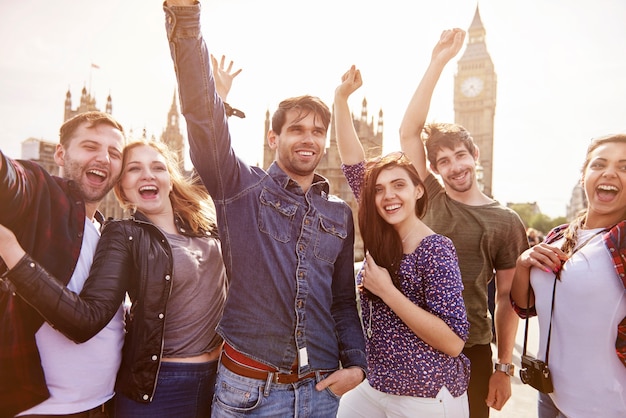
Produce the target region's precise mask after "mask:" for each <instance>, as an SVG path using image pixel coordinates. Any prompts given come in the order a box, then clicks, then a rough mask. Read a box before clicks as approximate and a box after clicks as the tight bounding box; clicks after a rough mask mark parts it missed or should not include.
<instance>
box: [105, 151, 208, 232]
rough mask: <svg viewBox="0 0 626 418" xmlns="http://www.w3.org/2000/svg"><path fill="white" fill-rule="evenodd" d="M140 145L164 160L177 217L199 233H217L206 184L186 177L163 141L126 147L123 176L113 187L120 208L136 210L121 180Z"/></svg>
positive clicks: (170, 195)
mask: <svg viewBox="0 0 626 418" xmlns="http://www.w3.org/2000/svg"><path fill="white" fill-rule="evenodd" d="M140 146H148V147H151V148H153V149H154V150H156V151H157V152H158V153H159V154H161V155H162V156H163V158H164V159H165V165H166V167H167V171H168V173H169V175H170V179H171V182H172V191H171V192H170V194H169V197H170V201H171V202H172V209H173V210H174V214H175V216H177V217H178V218H180V220H181V221H183V223H185V224H186V225H188V226H189V228H191V230H192V231H193V232H194V233H196V234H204V233H207V232H211V231H215V230H216V215H215V207H214V205H213V201H212V200H211V197H210V196H209V194H208V192H207V191H206V189H205V188H204V185H202V183H201V182H199V181H198V180H197V179H194V178H188V177H185V176H183V174H182V173H181V171H180V169H179V168H178V161H177V159H176V157H175V156H174V153H173V152H172V151H171V150H170V149H169V148H168V147H167V145H166V144H164V143H162V142H157V141H150V140H144V139H141V140H135V141H133V142H131V143H129V144H128V145H126V147H125V148H124V156H123V158H122V176H120V180H119V181H118V182H117V183H116V184H115V187H114V188H113V190H114V192H115V197H117V200H118V201H119V203H120V205H121V206H122V207H123V208H124V209H128V210H131V211H135V210H136V206H135V204H134V203H133V202H131V201H129V200H128V198H127V197H126V196H125V194H124V191H123V190H122V186H121V183H122V182H121V178H122V177H123V176H124V170H125V169H126V163H127V158H128V155H129V151H130V150H132V149H134V148H137V147H140Z"/></svg>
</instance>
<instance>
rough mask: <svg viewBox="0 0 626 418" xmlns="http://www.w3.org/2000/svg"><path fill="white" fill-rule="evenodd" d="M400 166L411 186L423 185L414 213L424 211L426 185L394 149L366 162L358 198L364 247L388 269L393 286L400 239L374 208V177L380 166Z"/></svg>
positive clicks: (390, 167) (416, 214)
mask: <svg viewBox="0 0 626 418" xmlns="http://www.w3.org/2000/svg"><path fill="white" fill-rule="evenodd" d="M394 167H400V168H402V169H403V170H404V171H406V172H407V174H408V175H409V178H410V179H411V182H412V183H413V185H414V186H421V187H422V188H423V189H424V193H423V194H422V197H421V198H419V199H418V200H417V202H416V203H415V216H417V217H418V218H422V217H423V216H424V214H425V213H426V206H427V205H428V196H427V195H426V188H425V187H424V184H423V183H422V180H421V179H420V176H419V174H418V173H417V170H416V169H415V167H414V166H413V164H411V161H410V160H409V159H408V158H407V157H406V156H405V155H404V154H403V153H400V152H394V153H391V154H388V155H385V156H383V157H380V158H375V159H372V160H369V161H368V162H367V163H366V168H365V178H364V182H363V189H362V191H361V197H360V201H359V215H358V217H359V228H360V230H361V236H362V237H363V244H364V247H365V250H366V251H369V253H370V255H371V256H372V257H373V258H374V260H375V261H376V264H378V265H379V266H381V267H384V268H386V269H387V271H389V274H390V275H391V277H392V280H393V282H394V284H395V285H396V287H398V286H399V283H398V267H399V265H400V260H401V259H402V240H401V239H400V237H399V236H398V232H397V231H396V230H395V229H394V227H393V226H392V225H390V224H389V223H387V222H386V221H385V220H384V219H383V218H382V217H381V216H380V214H379V213H378V210H377V209H376V180H378V176H379V175H380V173H381V172H382V171H383V170H388V169H392V168H394Z"/></svg>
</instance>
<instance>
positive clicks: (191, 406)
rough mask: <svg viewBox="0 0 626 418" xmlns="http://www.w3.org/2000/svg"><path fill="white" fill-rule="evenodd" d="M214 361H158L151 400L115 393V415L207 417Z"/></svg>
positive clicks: (121, 417) (122, 417)
mask: <svg viewBox="0 0 626 418" xmlns="http://www.w3.org/2000/svg"><path fill="white" fill-rule="evenodd" d="M217 363H218V360H214V361H209V362H206V363H173V362H168V361H165V362H162V363H161V368H160V370H159V377H158V379H157V385H156V391H155V393H154V397H153V399H152V402H150V403H143V402H137V401H134V400H132V399H129V398H127V397H126V396H124V395H122V394H120V393H118V394H116V395H115V400H114V404H115V406H114V408H115V415H114V416H115V417H116V418H179V417H185V418H194V417H196V418H208V417H210V416H211V401H212V399H213V391H214V389H215V375H216V373H217Z"/></svg>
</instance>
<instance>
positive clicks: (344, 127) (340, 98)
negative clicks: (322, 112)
mask: <svg viewBox="0 0 626 418" xmlns="http://www.w3.org/2000/svg"><path fill="white" fill-rule="evenodd" d="M362 85H363V80H362V79H361V71H359V70H357V69H356V67H355V66H354V65H353V66H352V67H350V69H349V70H348V71H346V72H345V74H344V75H343V76H341V84H340V85H339V86H337V88H336V89H335V102H334V107H335V108H334V111H335V133H336V134H337V148H338V149H339V157H340V158H341V162H342V163H343V164H347V165H353V164H358V163H360V162H361V161H363V160H364V159H365V151H364V150H363V145H361V141H359V137H358V135H357V133H356V130H355V129H354V124H353V123H352V116H351V115H350V108H349V106H348V98H349V97H350V95H351V94H352V93H354V92H355V91H356V90H357V89H358V88H359V87H361V86H362Z"/></svg>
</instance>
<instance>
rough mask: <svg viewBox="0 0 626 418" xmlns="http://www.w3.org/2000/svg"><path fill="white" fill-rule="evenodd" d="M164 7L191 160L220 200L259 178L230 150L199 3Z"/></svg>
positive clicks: (205, 182) (222, 107)
mask: <svg viewBox="0 0 626 418" xmlns="http://www.w3.org/2000/svg"><path fill="white" fill-rule="evenodd" d="M163 9H164V11H165V14H166V29H167V37H168V40H169V45H170V52H171V55H172V60H173V61H174V69H175V72H176V77H177V80H178V91H179V95H180V102H181V111H182V114H183V116H184V117H185V120H186V122H187V134H188V138H189V148H190V155H191V161H192V163H193V165H194V167H195V168H196V170H197V171H198V174H199V175H200V178H201V179H202V181H203V182H204V184H205V186H206V187H207V189H208V191H209V193H210V194H211V196H212V197H213V198H214V199H220V200H221V199H224V198H227V197H229V195H230V196H232V195H234V194H237V193H238V192H239V191H240V190H243V189H245V188H246V185H247V184H249V183H250V182H254V181H256V179H258V176H257V175H256V174H255V172H254V171H253V170H251V169H250V167H249V166H248V165H247V164H245V163H244V162H243V161H242V160H241V159H239V158H238V157H237V156H236V155H235V153H234V151H233V149H232V144H231V137H230V133H229V131H228V119H227V116H226V112H225V110H224V103H223V102H222V99H221V98H220V97H219V95H218V94H217V91H216V89H215V80H214V78H213V73H212V70H211V60H210V56H209V52H208V50H207V46H206V43H205V41H204V38H203V37H202V32H201V27H200V4H199V3H196V4H195V5H194V6H187V7H175V6H172V7H170V6H166V5H164V6H163Z"/></svg>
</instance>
